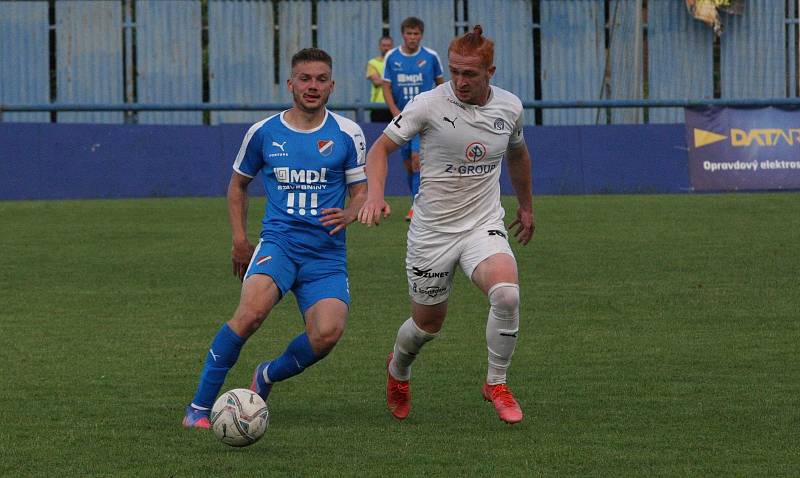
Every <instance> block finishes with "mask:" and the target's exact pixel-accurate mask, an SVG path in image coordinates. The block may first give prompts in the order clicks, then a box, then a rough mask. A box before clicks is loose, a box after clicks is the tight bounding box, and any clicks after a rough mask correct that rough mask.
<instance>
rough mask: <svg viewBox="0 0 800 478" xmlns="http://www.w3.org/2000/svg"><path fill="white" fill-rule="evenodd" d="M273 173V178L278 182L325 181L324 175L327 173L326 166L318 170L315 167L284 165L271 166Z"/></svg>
mask: <svg viewBox="0 0 800 478" xmlns="http://www.w3.org/2000/svg"><path fill="white" fill-rule="evenodd" d="M272 172H273V173H275V179H277V180H278V182H279V183H306V184H313V183H326V182H328V181H327V180H326V179H325V175H326V174H327V173H328V168H322V169H320V170H319V171H317V170H315V169H291V168H286V167H281V168H272Z"/></svg>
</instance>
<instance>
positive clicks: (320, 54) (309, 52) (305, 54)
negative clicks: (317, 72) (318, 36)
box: [292, 48, 333, 69]
mask: <svg viewBox="0 0 800 478" xmlns="http://www.w3.org/2000/svg"><path fill="white" fill-rule="evenodd" d="M308 61H320V62H322V63H325V64H327V65H328V66H329V67H331V69H333V59H332V58H331V56H330V55H329V54H328V52H326V51H325V50H321V49H319V48H303V49H302V50H300V51H298V52H297V53H295V54H294V56H292V68H294V67H295V66H296V65H297V64H298V63H304V62H308Z"/></svg>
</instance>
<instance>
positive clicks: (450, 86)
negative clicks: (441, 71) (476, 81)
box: [444, 80, 494, 108]
mask: <svg viewBox="0 0 800 478" xmlns="http://www.w3.org/2000/svg"><path fill="white" fill-rule="evenodd" d="M452 81H453V80H449V81H445V82H444V84H446V85H447V94H448V95H450V97H451V98H452V99H454V100H455V101H458V103H459V104H461V105H464V107H466V108H486V107H487V106H489V105H490V104H492V100H494V88H492V85H489V100H488V101H486V104H485V105H483V106H478V105H473V104H470V103H464V102H463V101H461V100H459V99H458V96H456V92H455V91H453V83H452Z"/></svg>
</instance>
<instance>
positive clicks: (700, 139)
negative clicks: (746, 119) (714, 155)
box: [694, 128, 728, 148]
mask: <svg viewBox="0 0 800 478" xmlns="http://www.w3.org/2000/svg"><path fill="white" fill-rule="evenodd" d="M727 138H728V137H727V136H723V135H721V134H717V133H712V132H711V131H706V130H703V129H698V128H695V129H694V147H695V148H699V147H701V146H706V145H709V144H712V143H716V142H717V141H722V140H723V139H727Z"/></svg>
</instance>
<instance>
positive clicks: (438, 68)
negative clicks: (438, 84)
mask: <svg viewBox="0 0 800 478" xmlns="http://www.w3.org/2000/svg"><path fill="white" fill-rule="evenodd" d="M433 58H434V60H436V61H434V62H433V77H434V78H439V77H442V76H444V71H443V69H442V61H441V60H440V59H439V55H438V54H436V55H433Z"/></svg>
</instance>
